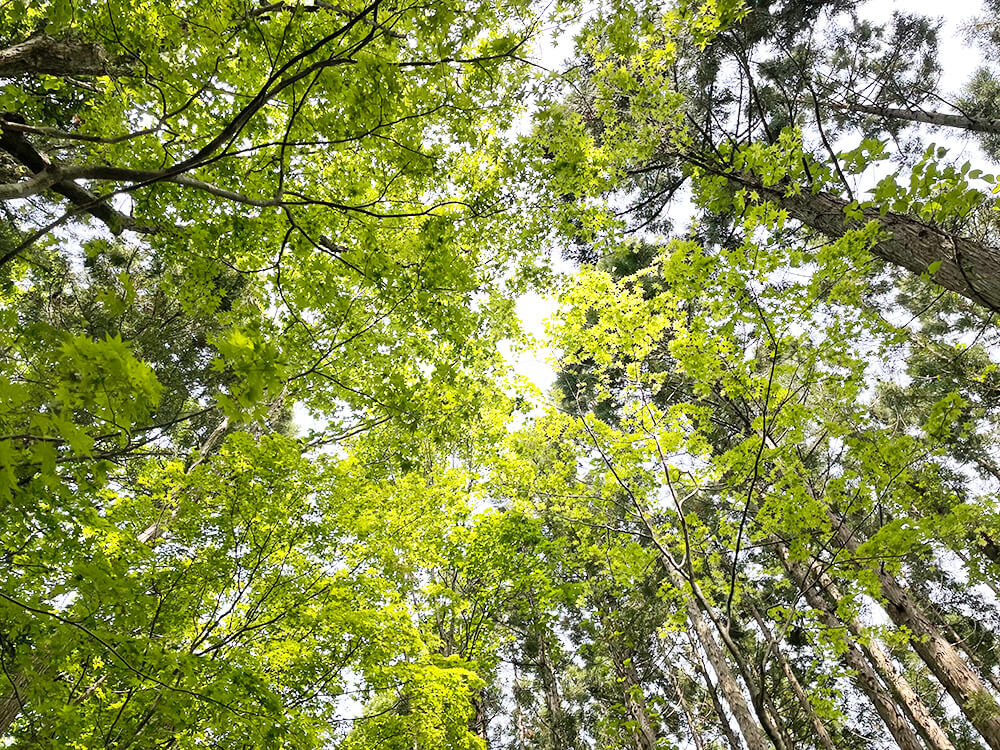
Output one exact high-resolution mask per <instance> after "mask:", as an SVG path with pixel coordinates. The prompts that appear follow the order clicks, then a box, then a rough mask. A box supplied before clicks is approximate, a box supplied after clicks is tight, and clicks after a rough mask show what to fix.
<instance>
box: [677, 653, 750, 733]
mask: <svg viewBox="0 0 1000 750" xmlns="http://www.w3.org/2000/svg"><path fill="white" fill-rule="evenodd" d="M666 678H667V680H668V681H669V682H670V685H671V687H673V689H674V692H675V693H676V694H677V704H678V705H679V706H680V707H681V713H683V714H684V721H685V722H687V725H688V732H689V733H690V734H691V739H692V741H694V749H695V750H705V741H704V740H703V739H702V738H701V732H700V731H699V730H698V727H697V725H696V724H695V720H694V715H693V714H692V713H691V709H690V707H689V706H688V704H687V701H686V700H684V691H683V690H681V685H680V682H679V681H678V680H677V679H676V678H675V677H674V675H673V674H672V673H671V672H670V670H666ZM705 679H706V686H707V687H708V690H709V692H711V693H712V696H713V699H712V702H713V703H714V704H715V706H716V710H717V711H719V709H721V708H722V707H721V706H720V705H719V703H718V697H716V696H715V692H714V691H715V688H714V686H712V685H709V684H707V680H708V676H707V675H706V676H705ZM719 720H720V721H721V722H724V723H725V724H726V726H727V727H728V726H729V725H728V722H727V721H726V717H725V715H724V714H723V713H721V712H719ZM733 739H734V740H735V737H733ZM730 747H732V748H733V749H734V750H739V748H738V746H737V745H733V744H730Z"/></svg>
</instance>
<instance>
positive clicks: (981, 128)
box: [829, 101, 1000, 134]
mask: <svg viewBox="0 0 1000 750" xmlns="http://www.w3.org/2000/svg"><path fill="white" fill-rule="evenodd" d="M829 104H830V105H831V106H832V107H834V108H835V109H839V110H841V111H844V112H860V113H861V114H866V115H875V116H876V117H884V118H885V119H887V120H906V121H908V122H921V123H924V124H925V125H937V126H938V127H942V128H959V129H960V130H971V131H973V132H975V133H998V134H1000V120H998V119H996V118H994V117H970V116H969V115H961V114H958V115H952V114H948V113H947V112H934V111H930V110H925V109H917V108H912V109H899V108H898V107H879V106H876V105H873V104H861V103H860V102H852V103H850V104H845V103H840V102H832V101H831V102H829Z"/></svg>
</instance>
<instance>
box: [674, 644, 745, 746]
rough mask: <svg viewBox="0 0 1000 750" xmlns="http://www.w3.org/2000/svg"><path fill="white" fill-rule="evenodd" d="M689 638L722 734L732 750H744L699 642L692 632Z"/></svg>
mask: <svg viewBox="0 0 1000 750" xmlns="http://www.w3.org/2000/svg"><path fill="white" fill-rule="evenodd" d="M687 636H688V640H689V641H690V643H691V658H692V660H693V661H694V664H695V667H697V669H698V671H699V672H700V673H701V676H702V678H704V680H705V688H706V689H707V690H708V695H709V697H710V698H711V699H712V707H713V708H714V709H715V715H716V716H718V717H719V726H720V727H721V729H722V733H723V734H724V735H725V736H726V741H727V742H728V743H729V747H730V748H731V750H743V745H742V744H740V740H739V737H737V736H736V732H734V731H733V727H732V725H731V724H730V722H729V714H728V713H727V712H726V708H725V706H723V704H722V699H721V698H720V697H719V690H718V688H717V687H716V682H715V681H714V680H713V679H712V675H710V674H709V672H708V668H707V667H706V666H705V661H704V660H703V659H702V658H701V651H700V650H699V648H698V640H697V639H696V638H695V635H694V633H692V632H691V630H688V631H687ZM677 689H678V690H680V686H678V687H677Z"/></svg>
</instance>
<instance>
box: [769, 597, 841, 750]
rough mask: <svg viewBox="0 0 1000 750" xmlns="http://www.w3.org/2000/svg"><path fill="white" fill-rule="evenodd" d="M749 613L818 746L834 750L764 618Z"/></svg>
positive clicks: (821, 722)
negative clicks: (810, 727)
mask: <svg viewBox="0 0 1000 750" xmlns="http://www.w3.org/2000/svg"><path fill="white" fill-rule="evenodd" d="M750 611H751V613H752V614H753V616H754V619H755V620H756V621H757V625H758V627H760V630H761V633H762V634H763V636H764V641H765V642H766V643H767V645H768V646H769V647H770V649H771V653H773V654H774V658H775V659H777V660H778V664H779V665H780V666H781V671H782V672H783V673H784V675H785V679H786V680H788V685H789V687H791V688H792V693H793V694H794V695H795V699H796V700H797V701H798V702H799V705H800V706H802V710H803V711H805V713H806V716H808V717H809V722H810V723H811V724H812V727H813V731H814V732H815V733H816V739H817V741H818V744H819V745H821V746H822V747H824V748H826V750H836V746H835V745H834V744H833V738H832V737H830V733H829V732H828V731H827V729H826V725H825V724H824V723H823V721H822V720H821V719H820V718H819V716H817V715H816V710H815V709H814V708H813V705H812V703H811V702H810V700H809V696H808V695H807V694H806V691H805V689H804V688H803V687H802V683H800V682H799V678H798V677H797V676H796V675H795V671H794V670H793V669H792V665H791V664H789V663H788V659H786V658H785V655H784V653H782V651H781V645H780V644H779V643H778V642H777V641H776V640H775V638H774V634H773V633H772V632H771V628H770V627H768V625H767V623H766V622H765V621H764V618H763V617H762V616H761V614H760V612H758V611H757V608H756V607H755V606H753V605H752V604H751V605H750Z"/></svg>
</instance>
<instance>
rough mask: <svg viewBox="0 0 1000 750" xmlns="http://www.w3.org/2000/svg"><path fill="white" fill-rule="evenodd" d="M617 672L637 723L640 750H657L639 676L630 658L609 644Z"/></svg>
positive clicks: (628, 708)
mask: <svg viewBox="0 0 1000 750" xmlns="http://www.w3.org/2000/svg"><path fill="white" fill-rule="evenodd" d="M608 649H609V650H610V651H611V660H612V661H613V662H614V665H615V671H616V672H617V673H618V677H619V679H620V680H621V681H622V684H624V686H625V696H624V697H625V707H626V709H627V710H628V712H629V716H631V718H632V721H633V722H635V727H636V728H635V738H636V747H637V748H638V750H656V743H657V735H656V730H655V729H654V728H653V722H652V721H651V720H650V718H649V711H648V710H647V706H646V698H645V696H644V695H643V692H642V685H641V684H640V682H639V675H638V674H637V673H636V671H635V665H634V664H633V663H632V659H631V657H630V656H628V655H625V654H623V653H622V652H621V651H620V650H619V649H618V647H617V646H616V645H615V644H614V643H608Z"/></svg>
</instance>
